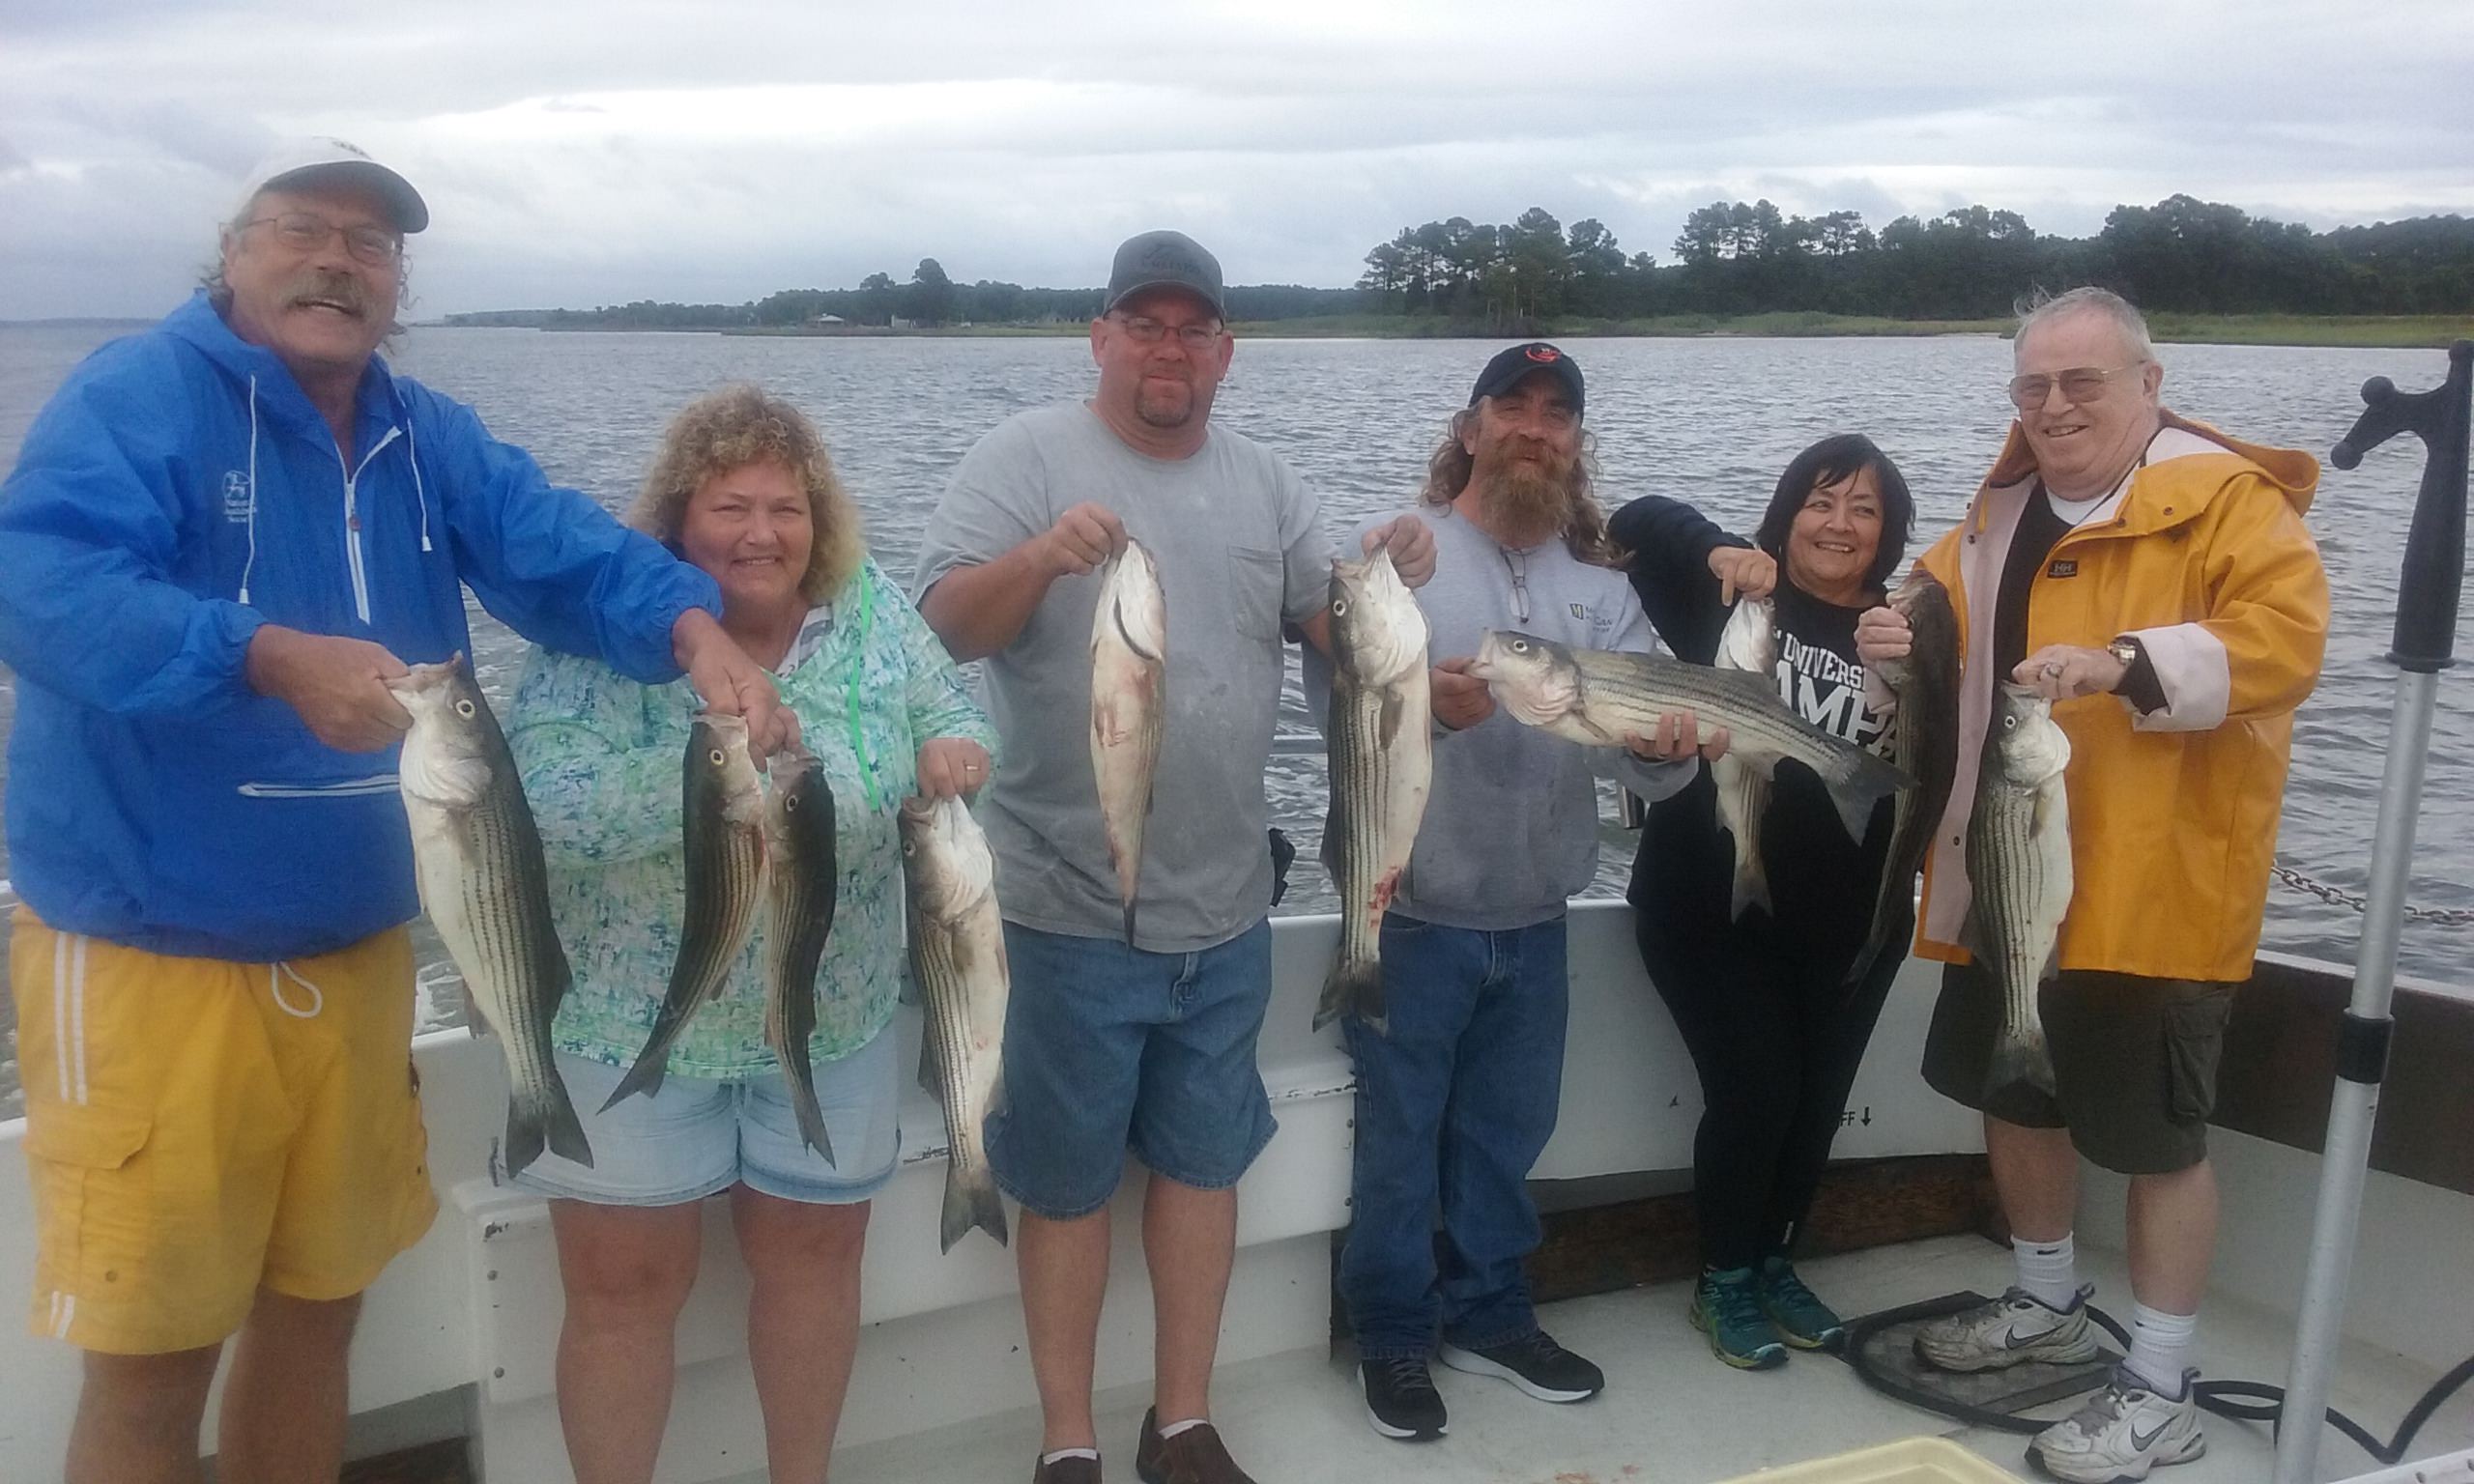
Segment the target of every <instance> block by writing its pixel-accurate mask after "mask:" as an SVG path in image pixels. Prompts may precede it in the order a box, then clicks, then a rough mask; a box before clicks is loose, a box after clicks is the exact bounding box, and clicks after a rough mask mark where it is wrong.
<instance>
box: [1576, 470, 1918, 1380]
mask: <svg viewBox="0 0 2474 1484" xmlns="http://www.w3.org/2000/svg"><path fill="white" fill-rule="evenodd" d="M1912 521H1913V500H1912V499H1910V497H1909V495H1908V490H1907V481H1906V480H1905V479H1904V478H1902V477H1901V476H1900V474H1899V471H1898V467H1897V466H1896V465H1894V464H1892V463H1891V462H1890V461H1889V459H1888V457H1887V456H1886V455H1884V453H1883V452H1882V451H1881V449H1880V448H1878V447H1876V446H1875V445H1874V443H1873V442H1872V440H1870V439H1867V438H1864V437H1862V436H1860V435H1857V434H1840V435H1837V436H1835V437H1831V438H1827V439H1824V440H1823V441H1822V442H1818V443H1815V444H1814V445H1813V446H1812V447H1810V448H1807V449H1805V450H1804V451H1803V452H1802V453H1800V454H1798V455H1797V457H1796V459H1795V462H1793V463H1791V464H1789V465H1788V466H1787V471H1786V472H1785V473H1784V474H1783V475H1781V476H1780V478H1779V480H1778V487H1777V491H1776V493H1775V494H1774V495H1773V496H1772V497H1771V499H1770V501H1769V510H1768V512H1767V513H1766V514H1765V515H1764V516H1763V517H1762V521H1761V526H1760V528H1759V529H1757V530H1756V531H1755V532H1754V533H1753V539H1752V541H1750V542H1745V541H1743V540H1741V539H1740V538H1739V537H1736V536H1733V535H1730V534H1728V533H1727V532H1726V531H1725V530H1722V529H1720V528H1718V527H1717V526H1715V525H1712V523H1711V522H1710V521H1708V520H1707V519H1705V518H1704V517H1703V516H1702V515H1701V514H1700V512H1698V511H1696V510H1694V509H1693V508H1692V507H1691V506H1690V505H1687V504H1684V503H1683V502H1682V501H1680V500H1673V499H1660V498H1658V497H1655V496H1651V497H1647V498H1644V499H1636V500H1634V501H1632V502H1631V503H1630V504H1628V505H1625V507H1624V508H1623V509H1622V510H1621V511H1618V512H1617V513H1616V515H1615V517H1614V520H1613V521H1612V522H1611V523H1610V528H1609V533H1610V535H1611V536H1612V538H1613V540H1614V543H1615V544H1616V545H1617V546H1618V547H1619V548H1621V549H1622V550H1623V551H1624V552H1625V553H1626V554H1628V557H1627V566H1628V570H1629V572H1630V574H1631V579H1632V585H1633V587H1634V588H1635V589H1636V590H1638V592H1639V593H1640V595H1641V606H1642V607H1643V608H1644V609H1645V610H1646V611H1647V612H1648V614H1649V617H1650V621H1651V623H1652V624H1653V625H1654V627H1655V628H1656V629H1657V631H1658V636H1659V638H1661V639H1662V640H1664V641H1665V642H1666V644H1667V647H1669V648H1670V649H1672V650H1674V651H1675V653H1676V655H1677V656H1678V657H1680V658H1682V659H1685V660H1689V661H1692V662H1694V663H1696V664H1705V665H1706V664H1709V663H1711V661H1712V658H1713V656H1714V655H1715V654H1716V652H1717V649H1718V643H1719V636H1720V634H1721V633H1722V631H1724V629H1725V628H1726V625H1727V622H1728V619H1729V617H1730V616H1731V614H1732V613H1733V610H1734V604H1733V603H1732V602H1731V601H1730V599H1731V598H1732V597H1733V596H1734V594H1735V593H1737V592H1740V593H1742V594H1743V597H1744V599H1760V598H1764V597H1766V598H1768V600H1769V604H1770V608H1771V620H1772V623H1771V629H1772V638H1773V639H1774V651H1773V652H1774V655H1775V668H1774V674H1775V677H1776V679H1777V682H1778V688H1779V694H1780V696H1781V698H1782V699H1784V700H1785V701H1786V702H1787V704H1788V705H1790V706H1791V707H1793V708H1795V709H1796V710H1797V712H1798V714H1800V715H1802V716H1803V717H1804V719H1805V720H1807V721H1810V722H1812V723H1814V724H1815V725H1816V726H1819V727H1822V728H1825V729H1827V730H1828V731H1830V732H1833V733H1835V734H1836V735H1838V736H1841V737H1844V738H1846V739H1847V740H1849V741H1851V742H1856V743H1858V744H1864V743H1870V742H1872V741H1873V740H1874V739H1875V738H1877V737H1879V736H1880V735H1881V733H1882V729H1883V718H1881V717H1879V716H1876V715H1875V714H1873V713H1872V712H1871V711H1869V710H1867V709H1866V708H1865V706H1864V672H1863V669H1862V667H1861V665H1860V664H1858V662H1857V661H1856V615H1857V614H1860V613H1862V612H1863V611H1864V610H1865V609H1867V608H1871V607H1874V606H1875V605H1878V604H1879V603H1881V602H1882V601H1883V596H1884V588H1885V587H1886V586H1887V585H1888V583H1889V580H1890V579H1891V577H1892V576H1893V575H1895V574H1896V572H1897V571H1898V569H1899V567H1900V566H1901V565H1902V564H1903V563H1904V561H1905V559H1906V556H1907V539H1908V532H1909V528H1910V526H1911V524H1912ZM1765 558H1766V559H1765ZM1739 601H1740V600H1739ZM1889 821H1890V806H1889V801H1888V800H1886V799H1885V800H1884V801H1883V802H1882V803H1881V804H1880V805H1879V806H1877V807H1876V808H1875V810H1874V812H1873V817H1872V820H1871V823H1870V825H1869V827H1868V828H1867V829H1866V831H1865V833H1864V839H1863V840H1862V841H1861V842H1857V841H1852V840H1850V839H1848V838H1847V832H1846V830H1845V828H1844V827H1843V826H1842V825H1841V824H1840V823H1839V821H1838V816H1837V813H1836V812H1835V811H1834V810H1833V809H1832V807H1831V805H1830V801H1829V797H1828V794H1827V791H1826V790H1825V789H1824V788H1823V786H1822V785H1821V781H1820V780H1819V779H1818V778H1816V777H1814V776H1813V775H1812V774H1811V773H1810V772H1808V771H1806V770H1804V769H1803V768H1802V767H1801V766H1800V765H1797V764H1793V763H1789V764H1785V765H1782V766H1781V767H1780V768H1779V769H1778V772H1777V776H1776V778H1775V780H1774V781H1773V783H1772V785H1771V787H1770V790H1769V802H1768V807H1767V810H1766V812H1765V813H1763V814H1762V816H1761V822H1760V825H1759V827H1758V830H1757V833H1758V835H1759V836H1760V845H1761V854H1762V857H1763V859H1764V862H1765V864H1766V868H1767V873H1768V877H1769V906H1768V907H1766V908H1765V907H1764V906H1761V905H1759V904H1752V905H1747V906H1745V907H1744V908H1743V911H1742V913H1741V915H1740V916H1738V915H1737V914H1736V913H1735V911H1734V907H1735V900H1736V895H1737V894H1736V891H1735V878H1736V870H1735V847H1734V842H1733V841H1732V839H1731V837H1730V836H1729V835H1728V834H1727V832H1726V831H1724V830H1723V829H1721V828H1720V827H1719V824H1718V814H1717V788H1716V786H1715V785H1714V784H1713V782H1712V778H1711V776H1710V772H1709V770H1708V769H1707V768H1706V767H1705V768H1704V770H1703V773H1702V776H1701V777H1700V778H1698V779H1696V780H1694V781H1693V783H1692V784H1691V785H1689V786H1687V787H1685V788H1684V789H1683V791H1682V792H1680V793H1678V794H1676V795H1674V796H1673V797H1671V798H1668V799H1665V800H1662V801H1660V802H1659V803H1657V804H1654V805H1653V806H1651V808H1650V811H1649V815H1648V818H1647V820H1646V822H1645V823H1644V824H1643V826H1642V830H1641V844H1640V853H1639V855H1638V856H1637V857H1636V858H1635V859H1634V861H1633V865H1632V881H1631V886H1630V889H1629V890H1628V892H1627V893H1626V894H1625V895H1626V896H1628V897H1629V898H1630V899H1631V902H1632V905H1633V907H1634V909H1635V914H1636V923H1637V928H1638V934H1639V939H1640V947H1641V959H1642V963H1643V964H1644V966H1645V967H1646V968H1647V969H1648V970H1649V974H1650V978H1651V980H1652V982H1653V983H1654V985H1656V986H1657V990H1658V994H1659V997H1660V998H1661V999H1663V1000H1664V1001H1665V1002H1666V1005H1667V1008H1668V1010H1669V1011H1670V1012H1672V1013H1673V1014H1674V1016H1675V1021H1676V1025H1677V1028H1678V1029H1679V1030H1681V1031H1682V1032H1683V1039H1684V1043H1685V1044H1686V1045H1687V1046H1688V1047H1689V1048H1690V1049H1691V1052H1692V1059H1693V1064H1694V1066H1695V1067H1696V1068H1697V1069H1698V1070H1699V1072H1700V1076H1701V1088H1702V1094H1703V1102H1704V1104H1705V1109H1706V1111H1705V1112H1704V1113H1703V1115H1702V1119H1701V1127H1700V1131H1699V1134H1698V1136H1697V1138H1696V1140H1695V1145H1694V1152H1693V1174H1694V1182H1693V1184H1694V1200H1695V1205H1696V1207H1697V1209H1698V1212H1699V1215H1700V1226H1701V1249H1702V1264H1703V1270H1702V1276H1701V1280H1700V1282H1699V1284H1698V1285H1696V1287H1695V1290H1694V1294H1693V1300H1692V1308H1691V1319H1692V1323H1693V1324H1694V1325H1695V1326H1696V1327H1699V1328H1701V1329H1703V1330H1705V1331H1707V1332H1708V1333H1709V1336H1710V1346H1711V1349H1712V1351H1713V1352H1715V1353H1716V1355H1717V1356H1718V1358H1720V1359H1721V1360H1724V1361H1726V1362H1727V1363H1728V1364H1730V1365H1734V1366H1739V1367H1741V1368H1744V1369H1765V1368H1767V1367H1769V1366H1774V1365H1778V1364H1781V1363H1783V1362H1784V1361H1785V1360H1786V1358H1787V1351H1786V1349H1785V1347H1786V1346H1792V1347H1795V1348H1797V1349H1802V1350H1819V1349H1823V1348H1825V1347H1828V1346H1831V1345H1834V1344H1836V1343H1837V1342H1838V1341H1839V1340H1840V1339H1841V1338H1842V1337H1843V1335H1844V1326H1843V1325H1842V1324H1841V1323H1840V1320H1839V1318H1838V1316H1837V1315H1836V1314H1835V1313H1833V1312H1832V1311H1831V1310H1830V1309H1829V1307H1828V1306H1827V1304H1825V1303H1823V1302H1822V1301H1821V1299H1819V1298H1817V1297H1815V1296H1814V1294H1813V1292H1812V1290H1811V1289H1809V1288H1807V1287H1805V1286H1804V1283H1803V1281H1802V1280H1801V1279H1800V1278H1798V1277H1797V1276H1796V1270H1795V1268H1794V1266H1793V1264H1792V1262H1791V1261H1790V1258H1789V1254H1790V1250H1791V1248H1792V1246H1793V1244H1794V1241H1795V1236H1796V1230H1797V1227H1798V1224H1799V1223H1800V1222H1801V1221H1802V1220H1803V1217H1804V1215H1805V1213H1806V1212H1807V1210H1808V1209H1809V1208H1810V1207H1811V1205H1812V1199H1813V1193H1814V1191H1815V1189H1816V1188H1817V1187H1818V1185H1819V1184H1820V1181H1821V1172H1822V1166H1823V1165H1824V1163H1826V1162H1827V1159H1828V1157H1829V1146H1830V1141H1831V1139H1832V1138H1833V1137H1834V1136H1835V1135H1836V1133H1837V1131H1838V1127H1839V1120H1840V1117H1841V1115H1843V1114H1844V1112H1845V1111H1846V1106H1847V1098H1848V1093H1849V1090H1850V1089H1851V1088H1852V1087H1853V1086H1854V1083H1855V1079H1856V1067H1857V1065H1858V1064H1859V1063H1860V1062H1861V1061H1862V1060H1863V1056H1864V1046H1865V1043H1866V1042H1868V1041H1870V1040H1871V1038H1872V1034H1873V1023H1874V1021H1875V1020H1876V1019H1877V1018H1879V1016H1880V1014H1881V1009H1882V1002H1883V999H1884V997H1885V996H1886V995H1887V993H1888V990H1889V984H1890V980H1891V978H1892V977H1893V976H1894V975H1895V974H1896V973H1897V972H1898V967H1899V964H1900V963H1901V962H1902V961H1904V959H1905V958H1906V944H1907V941H1908V938H1909V936H1910V931H1911V928H1912V926H1913V925H1912V924H1908V925H1898V926H1896V928H1895V935H1894V948H1893V950H1891V951H1886V952H1884V953H1883V954H1882V955H1881V956H1880V958H1879V960H1878V961H1877V962H1876V963H1875V964H1874V965H1873V967H1872V968H1871V970H1870V971H1869V972H1868V973H1867V974H1866V975H1865V976H1864V979H1863V981H1862V982H1861V983H1860V984H1857V985H1853V986H1850V985H1847V984H1846V983H1845V978H1846V974H1847V970H1848V967H1849V965H1850V964H1851V962H1852V961H1853V960H1854V958H1855V955H1856V949H1857V948H1858V947H1860V946H1861V945H1862V943H1863V941H1864V938H1865V936H1866V933H1867V931H1868V930H1869V928H1871V917H1872V910H1873V903H1874V900H1875V898H1876V895H1877V890H1878V883H1879V882H1880V879H1881V873H1882V870H1883V869H1884V856H1885V855H1886V853H1887V850H1888V844H1889V833H1890V822H1889ZM1782 1341H1783V1342H1784V1343H1783V1345H1782V1343H1781V1342H1782Z"/></svg>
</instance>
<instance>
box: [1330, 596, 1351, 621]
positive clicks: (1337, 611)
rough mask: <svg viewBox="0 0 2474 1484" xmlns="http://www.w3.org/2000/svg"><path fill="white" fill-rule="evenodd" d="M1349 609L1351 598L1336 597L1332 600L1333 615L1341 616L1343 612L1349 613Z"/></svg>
mask: <svg viewBox="0 0 2474 1484" xmlns="http://www.w3.org/2000/svg"><path fill="white" fill-rule="evenodd" d="M1348 611H1349V600H1348V599H1346V598H1334V599H1333V600H1332V616H1333V617H1335V618H1338V617H1339V616H1340V615H1341V614H1345V613H1347V612H1348Z"/></svg>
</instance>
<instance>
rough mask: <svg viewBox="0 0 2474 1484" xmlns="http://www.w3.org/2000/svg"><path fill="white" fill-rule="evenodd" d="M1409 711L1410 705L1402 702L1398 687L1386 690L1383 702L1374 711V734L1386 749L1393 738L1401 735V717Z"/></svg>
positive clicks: (1390, 744)
mask: <svg viewBox="0 0 2474 1484" xmlns="http://www.w3.org/2000/svg"><path fill="white" fill-rule="evenodd" d="M1407 711H1408V707H1406V706H1404V705H1402V704H1401V703H1400V693H1399V692H1398V691H1397V690H1396V689H1386V690H1385V691H1384V693H1383V701H1382V704H1381V705H1379V706H1378V707H1377V708H1376V709H1375V713H1374V715H1375V724H1374V736H1375V740H1376V741H1377V742H1379V743H1381V744H1382V745H1383V746H1384V747H1385V748H1386V749H1389V748H1390V747H1391V746H1392V743H1393V740H1394V739H1395V738H1396V737H1398V736H1399V735H1400V722H1401V718H1402V717H1403V716H1405V715H1406V714H1407Z"/></svg>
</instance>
